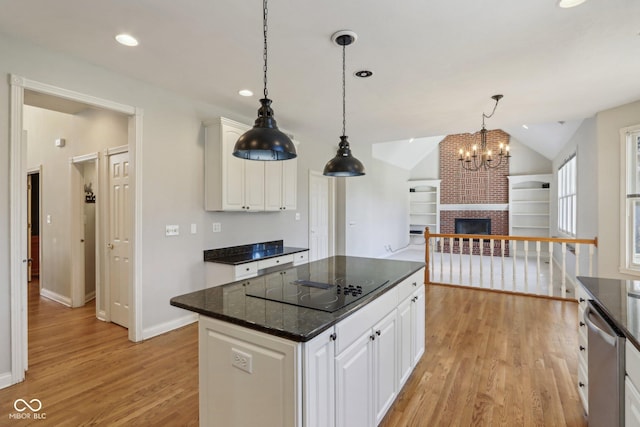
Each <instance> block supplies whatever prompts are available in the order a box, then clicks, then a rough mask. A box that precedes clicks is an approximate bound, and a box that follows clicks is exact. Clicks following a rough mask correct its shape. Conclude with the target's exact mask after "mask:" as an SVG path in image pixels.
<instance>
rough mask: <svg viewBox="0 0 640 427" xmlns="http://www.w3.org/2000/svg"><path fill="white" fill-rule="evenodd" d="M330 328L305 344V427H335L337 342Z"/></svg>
mask: <svg viewBox="0 0 640 427" xmlns="http://www.w3.org/2000/svg"><path fill="white" fill-rule="evenodd" d="M334 337H335V335H334V329H333V328H330V329H328V330H326V331H324V332H323V333H321V334H320V335H318V336H317V337H315V338H314V339H312V340H311V341H308V342H306V343H305V344H304V369H303V378H304V403H303V404H304V408H305V410H304V411H303V412H304V426H305V427H333V426H334V425H335V341H334Z"/></svg>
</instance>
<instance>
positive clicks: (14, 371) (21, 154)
mask: <svg viewBox="0 0 640 427" xmlns="http://www.w3.org/2000/svg"><path fill="white" fill-rule="evenodd" d="M9 84H10V86H11V88H10V109H9V153H10V154H9V155H10V159H9V168H10V172H9V174H10V176H9V186H10V188H9V217H10V222H9V225H10V229H9V259H10V261H9V262H10V267H9V268H10V276H9V277H10V281H11V283H10V292H9V294H10V307H11V308H10V310H11V311H10V322H11V326H10V327H11V375H12V382H13V383H18V382H20V381H23V380H24V378H25V371H26V369H27V366H28V336H27V333H28V332H27V324H28V323H27V322H28V320H27V312H28V310H27V286H24V284H26V283H27V268H26V266H27V257H26V253H27V241H26V240H27V233H26V230H27V224H26V222H27V218H26V217H27V215H26V209H27V200H26V193H27V174H26V170H27V166H26V158H27V155H26V144H23V143H22V140H23V137H22V135H23V105H24V91H25V90H31V91H34V92H39V93H44V94H48V95H52V96H55V97H59V98H64V99H70V100H74V101H78V102H82V103H85V104H88V105H91V106H94V107H97V108H102V109H106V110H111V111H116V112H120V113H123V114H126V115H128V116H129V135H128V139H129V142H128V145H127V146H128V148H129V149H130V152H132V153H133V154H134V159H135V161H134V164H133V170H134V172H133V173H134V174H135V175H134V176H135V179H134V181H135V185H134V186H133V189H132V197H133V199H134V201H135V205H134V213H133V216H134V224H133V227H134V230H133V233H134V236H135V237H134V242H133V243H134V246H133V251H134V253H133V257H132V263H131V275H132V277H134V278H135V280H133V281H132V290H131V292H132V294H133V295H134V298H133V300H132V307H131V308H132V310H130V311H133V313H132V319H131V320H132V322H131V323H130V325H129V339H130V340H131V341H139V340H140V339H141V337H142V298H141V295H142V290H141V289H140V288H141V286H142V272H141V271H139V267H140V266H141V265H142V264H141V261H142V256H141V253H140V252H141V249H142V245H141V236H142V219H141V217H142V201H141V197H140V195H139V193H137V191H140V189H141V188H142V185H141V183H142V176H141V174H142V172H141V170H142V169H141V166H142V165H141V162H142V158H141V156H140V154H141V153H142V110H141V109H139V108H136V107H132V106H128V105H124V104H120V103H117V102H113V101H109V100H105V99H101V98H97V97H94V96H91V95H85V94H82V93H79V92H75V91H71V90H67V89H63V88H59V87H55V86H51V85H48V84H45V83H40V82H37V81H33V80H29V79H26V78H24V77H21V76H17V75H14V74H10V75H9ZM133 141H135V143H134V142H133ZM136 153H140V154H138V155H137V156H136ZM42 280H44V278H42V277H41V284H42Z"/></svg>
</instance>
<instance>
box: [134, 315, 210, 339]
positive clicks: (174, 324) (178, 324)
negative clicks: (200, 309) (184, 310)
mask: <svg viewBox="0 0 640 427" xmlns="http://www.w3.org/2000/svg"><path fill="white" fill-rule="evenodd" d="M197 321H198V315H197V314H196V313H191V314H187V315H186V316H182V317H179V318H177V319H174V320H170V321H168V322H164V323H161V324H159V325H155V326H152V327H150V328H145V329H144V330H143V332H142V339H143V340H148V339H149V338H153V337H157V336H158V335H162V334H164V333H166V332H170V331H173V330H174V329H178V328H182V327H184V326H187V325H190V324H192V323H195V322H197Z"/></svg>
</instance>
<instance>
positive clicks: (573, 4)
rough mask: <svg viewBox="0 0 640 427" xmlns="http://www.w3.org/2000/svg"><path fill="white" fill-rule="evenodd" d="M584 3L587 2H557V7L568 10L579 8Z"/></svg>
mask: <svg viewBox="0 0 640 427" xmlns="http://www.w3.org/2000/svg"><path fill="white" fill-rule="evenodd" d="M585 1H587V0H559V1H558V6H559V7H561V8H563V9H568V8H570V7H576V6H580V5H581V4H582V3H584V2H585Z"/></svg>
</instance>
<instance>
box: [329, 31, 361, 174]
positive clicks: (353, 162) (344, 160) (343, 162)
mask: <svg viewBox="0 0 640 427" xmlns="http://www.w3.org/2000/svg"><path fill="white" fill-rule="evenodd" d="M357 38H358V36H357V34H356V33H354V32H353V31H347V30H342V31H338V32H337V33H334V34H333V35H332V36H331V40H332V41H333V42H334V43H335V44H337V45H338V46H342V136H341V137H340V143H339V144H338V152H337V153H336V156H335V157H334V158H333V159H331V160H329V161H328V162H327V164H326V165H325V167H324V172H323V175H327V176H345V177H346V176H362V175H364V166H363V165H362V163H361V162H360V160H358V159H356V158H355V157H353V155H352V154H351V149H350V148H349V141H348V140H347V136H346V134H345V131H346V127H347V119H346V98H347V97H346V92H347V91H346V78H345V73H346V66H345V64H346V54H345V51H346V47H347V46H349V45H350V44H352V43H354V42H355V41H356V40H357Z"/></svg>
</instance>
